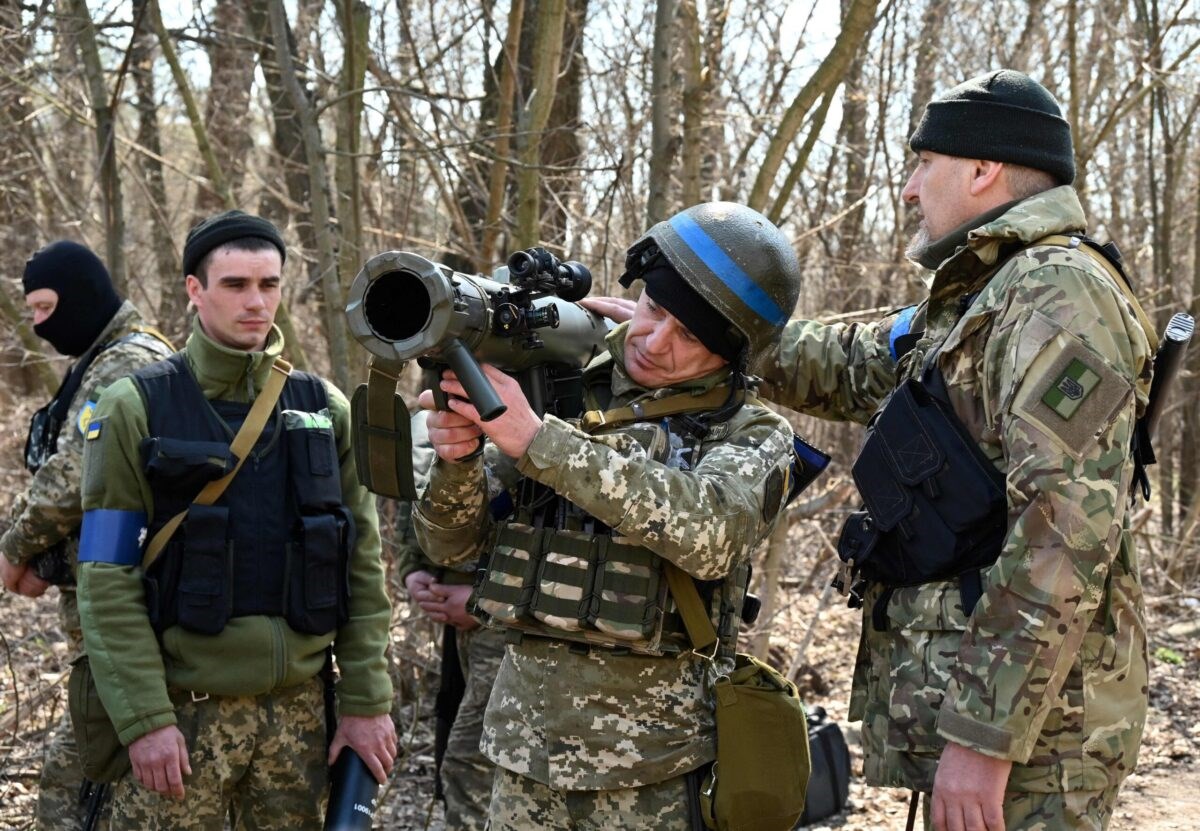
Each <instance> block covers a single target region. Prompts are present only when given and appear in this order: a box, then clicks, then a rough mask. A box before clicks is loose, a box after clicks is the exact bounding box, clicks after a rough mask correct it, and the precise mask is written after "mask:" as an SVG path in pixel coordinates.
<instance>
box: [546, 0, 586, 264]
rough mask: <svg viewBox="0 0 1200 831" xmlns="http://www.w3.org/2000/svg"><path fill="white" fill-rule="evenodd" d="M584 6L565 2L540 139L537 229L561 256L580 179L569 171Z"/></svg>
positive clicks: (576, 128)
mask: <svg viewBox="0 0 1200 831" xmlns="http://www.w3.org/2000/svg"><path fill="white" fill-rule="evenodd" d="M587 13H588V0H567V12H566V19H565V20H564V21H563V35H562V42H563V53H562V57H561V60H560V63H559V72H558V83H557V84H556V86H555V94H554V104H553V105H552V106H551V108H550V117H549V118H548V119H547V121H546V132H545V134H544V136H543V137H542V164H543V165H544V166H545V167H544V171H543V174H542V176H541V183H542V187H541V200H542V208H541V224H540V226H539V234H540V236H541V238H542V241H543V242H544V243H545V244H546V245H547V246H548V247H549V248H550V249H551V250H553V251H557V252H558V253H559V254H560V255H566V254H568V253H570V252H568V251H567V244H568V239H567V234H568V228H569V221H570V219H571V218H572V217H573V216H575V215H576V214H577V212H576V211H574V210H572V208H573V206H574V205H575V204H576V202H577V200H576V198H575V194H576V192H577V190H578V188H579V183H580V175H579V172H578V171H577V170H575V167H576V166H577V165H578V164H579V160H580V159H581V158H582V156H583V146H582V144H581V142H580V140H579V132H580V126H581V123H582V122H581V121H580V110H579V107H580V101H581V100H582V99H583V92H582V89H583V66H584V60H583V29H584V24H585V21H586V20H587Z"/></svg>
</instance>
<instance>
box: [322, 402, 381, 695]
mask: <svg viewBox="0 0 1200 831" xmlns="http://www.w3.org/2000/svg"><path fill="white" fill-rule="evenodd" d="M325 387H326V389H327V390H328V393H329V409H330V413H331V415H332V416H333V429H334V433H335V435H336V436H337V443H338V459H339V461H340V464H341V473H342V502H343V503H344V504H345V506H346V507H347V508H348V509H349V510H350V513H351V515H352V516H353V517H354V525H355V529H356V535H355V543H354V550H353V551H352V552H351V554H350V575H349V585H350V618H349V620H348V621H347V622H346V623H345V624H344V625H342V626H341V627H339V628H338V632H337V638H336V640H335V641H334V654H335V655H336V656H337V662H338V668H339V669H340V670H341V675H342V680H341V682H340V683H339V684H338V708H339V711H340V712H341V713H342V714H344V715H351V716H374V715H382V714H384V713H387V712H390V711H391V707H392V681H391V677H390V676H389V675H388V671H387V649H388V629H389V627H390V625H391V619H392V604H391V601H389V600H388V595H387V579H386V576H385V573H384V568H383V561H382V559H381V557H380V552H381V545H380V541H379V514H378V512H377V511H376V509H375V497H374V496H373V495H372V494H371V493H370V492H369V491H367V489H366V488H365V487H363V485H362V483H361V482H359V480H358V471H357V470H356V468H355V465H354V452H353V448H352V446H351V442H352V430H351V428H350V403H349V402H348V401H347V400H346V397H345V396H344V395H343V394H342V393H341V391H340V390H338V389H337V388H336V387H334V386H333V385H332V384H329V383H328V382H327V383H326V384H325Z"/></svg>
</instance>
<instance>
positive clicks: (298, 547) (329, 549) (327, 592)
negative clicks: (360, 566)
mask: <svg viewBox="0 0 1200 831" xmlns="http://www.w3.org/2000/svg"><path fill="white" fill-rule="evenodd" d="M348 533H349V528H348V526H347V523H346V522H345V520H344V518H343V517H342V516H340V515H339V514H336V513H330V514H318V515H317V516H305V517H300V520H299V528H298V533H297V535H296V542H295V543H294V544H293V546H292V547H291V550H290V553H289V567H290V577H289V581H288V592H287V597H288V599H287V621H288V625H289V626H291V627H292V628H293V629H295V630H296V631H297V632H303V633H305V634H308V635H324V634H326V633H328V632H332V631H333V630H334V629H336V628H337V627H338V626H339V625H340V624H342V623H344V622H345V620H346V612H345V610H346V603H345V602H344V598H343V592H342V587H343V586H345V585H346V575H345V574H344V573H343V572H344V571H345V567H346V562H347V559H348V558H347V552H348V550H349V549H348V543H349V542H350V540H349V539H348Z"/></svg>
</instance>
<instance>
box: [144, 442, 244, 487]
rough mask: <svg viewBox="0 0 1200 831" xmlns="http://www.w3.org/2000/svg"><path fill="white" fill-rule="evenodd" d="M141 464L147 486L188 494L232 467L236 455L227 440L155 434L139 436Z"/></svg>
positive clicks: (227, 471)
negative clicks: (143, 437) (140, 439)
mask: <svg viewBox="0 0 1200 831" xmlns="http://www.w3.org/2000/svg"><path fill="white" fill-rule="evenodd" d="M140 449H141V452H142V466H143V468H144V470H145V471H146V481H147V482H148V483H149V484H150V487H152V488H155V489H158V488H163V489H165V490H168V491H171V492H175V493H181V494H183V495H185V496H188V497H189V498H190V497H191V496H193V495H195V494H196V493H199V492H200V489H201V488H203V487H204V486H205V485H207V484H208V483H209V482H211V481H213V480H214V479H220V478H221V477H222V476H224V475H225V474H226V473H229V471H231V470H233V467H234V465H235V464H237V459H236V458H234V455H233V453H232V452H231V451H230V449H229V445H228V444H224V443H222V442H215V441H184V440H182V439H168V438H162V437H158V436H153V437H151V438H147V439H142V443H141V446H140Z"/></svg>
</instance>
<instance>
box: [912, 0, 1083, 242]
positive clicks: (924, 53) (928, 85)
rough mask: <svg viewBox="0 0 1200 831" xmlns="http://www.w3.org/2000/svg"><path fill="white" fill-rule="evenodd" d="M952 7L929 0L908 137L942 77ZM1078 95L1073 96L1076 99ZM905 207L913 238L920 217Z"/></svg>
mask: <svg viewBox="0 0 1200 831" xmlns="http://www.w3.org/2000/svg"><path fill="white" fill-rule="evenodd" d="M949 7H950V2H949V0H929V5H928V6H926V7H925V14H923V15H922V16H921V34H919V35H918V36H917V43H916V46H917V57H916V60H915V61H914V66H915V67H916V70H915V74H914V75H913V87H912V98H910V99H909V102H910V103H909V107H908V132H907V133H906V134H905V137H906V138H907V137H908V136H911V135H912V134H913V132H914V131H915V130H916V129H917V123H918V122H919V121H920V120H921V116H922V115H923V114H924V113H925V105H926V104H928V103H929V101H930V99H931V98H933V88H934V83H935V81H936V80H937V77H938V54H939V51H940V50H939V43H940V42H941V38H942V29H943V28H944V26H945V22H946V16H947V12H948V10H949ZM1074 97H1075V96H1071V98H1072V100H1074ZM901 210H903V212H904V234H903V236H904V238H905V239H909V238H911V237H912V235H913V234H915V233H916V232H917V223H918V222H919V217H918V216H917V211H916V209H915V208H913V207H912V206H911V205H904V206H903V207H902V208H901Z"/></svg>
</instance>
